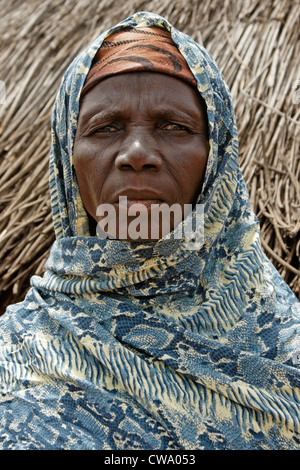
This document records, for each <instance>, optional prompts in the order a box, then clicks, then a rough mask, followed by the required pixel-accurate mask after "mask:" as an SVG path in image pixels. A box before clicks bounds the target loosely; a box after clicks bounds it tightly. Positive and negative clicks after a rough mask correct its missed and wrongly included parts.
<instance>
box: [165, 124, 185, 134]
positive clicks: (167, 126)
mask: <svg viewBox="0 0 300 470" xmlns="http://www.w3.org/2000/svg"><path fill="white" fill-rule="evenodd" d="M162 129H163V130H166V131H177V132H178V131H181V132H189V129H188V128H187V127H186V126H184V125H182V124H177V123H176V122H167V123H165V124H164V125H163V126H162Z"/></svg>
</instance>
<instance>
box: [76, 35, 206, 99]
mask: <svg viewBox="0 0 300 470" xmlns="http://www.w3.org/2000/svg"><path fill="white" fill-rule="evenodd" d="M124 72H160V73H164V74H167V75H171V76H173V77H175V78H179V79H181V80H184V81H185V82H187V83H189V84H190V85H193V86H197V82H196V79H195V77H194V75H193V74H192V72H191V71H190V69H189V67H188V65H187V63H186V61H185V59H184V57H183V56H182V55H181V54H180V52H179V50H178V49H177V46H176V44H175V43H174V42H173V41H172V39H171V35H170V33H169V32H168V31H166V30H164V29H159V28H155V27H152V28H128V27H127V28H126V29H123V30H120V31H117V32H116V33H114V34H112V35H111V36H109V37H108V38H107V39H106V40H105V41H104V42H103V43H102V45H101V47H100V48H99V50H98V51H97V53H96V55H95V58H94V60H93V63H92V66H91V69H90V71H89V73H88V75H87V78H86V81H85V84H84V87H83V89H82V92H81V96H83V95H84V94H86V93H87V92H88V91H89V90H90V89H91V88H92V87H93V86H94V85H95V84H97V83H98V82H99V81H100V80H103V79H104V78H107V77H109V76H111V75H115V74H119V73H124Z"/></svg>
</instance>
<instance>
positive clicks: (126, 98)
mask: <svg viewBox="0 0 300 470" xmlns="http://www.w3.org/2000/svg"><path fill="white" fill-rule="evenodd" d="M131 107H139V108H140V107H144V108H147V109H155V110H157V111H162V110H163V109H166V107H167V108H170V109H173V110H174V111H175V110H182V111H188V112H190V113H196V114H199V115H203V114H205V115H206V106H205V103H204V101H203V99H202V98H201V97H200V94H199V93H198V91H197V90H196V89H195V88H194V87H192V86H191V85H189V84H187V83H185V82H183V81H182V80H179V79H178V78H175V77H171V76H169V75H165V74H161V73H151V72H129V73H122V74H118V75H114V76H112V77H109V78H106V79H105V80H103V81H100V82H99V83H98V84H97V85H95V86H94V87H93V88H92V89H91V90H90V91H89V92H88V93H87V94H86V95H85V96H84V98H83V100H82V103H81V105H80V118H81V119H89V117H90V116H93V115H94V114H96V113H98V112H99V111H102V110H105V111H109V112H113V111H122V110H123V109H124V110H125V109H128V108H131Z"/></svg>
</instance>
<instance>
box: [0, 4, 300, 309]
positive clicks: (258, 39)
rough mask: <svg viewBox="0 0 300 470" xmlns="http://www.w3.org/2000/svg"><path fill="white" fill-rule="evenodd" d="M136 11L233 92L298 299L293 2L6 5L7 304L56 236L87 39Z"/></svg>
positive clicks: (2, 142)
mask: <svg viewBox="0 0 300 470" xmlns="http://www.w3.org/2000/svg"><path fill="white" fill-rule="evenodd" d="M139 10H147V11H152V12H154V13H158V14H161V15H162V16H164V17H166V18H167V19H169V20H170V21H171V23H173V24H174V25H175V26H176V27H177V28H178V29H180V30H182V31H184V32H186V33H187V34H189V35H190V36H192V37H193V38H194V39H195V40H196V41H198V42H202V43H203V44H204V46H205V47H206V48H207V49H208V50H209V52H211V54H212V55H213V56H214V58H215V59H216V61H217V63H218V65H219V67H220V68H221V70H222V71H223V74H224V76H225V78H226V81H227V83H228V85H229V87H230V89H231V92H232V97H233V102H234V105H235V110H236V116H237V122H238V127H239V135H240V163H241V167H242V169H243V172H244V175H245V178H246V182H247V185H248V188H249V193H250V200H251V204H252V206H253V208H254V211H255V212H256V214H257V215H258V217H259V219H260V221H261V227H262V231H261V233H262V243H263V248H264V250H265V252H266V254H267V255H268V256H269V258H270V259H271V261H272V262H273V263H274V264H275V266H276V267H277V269H278V270H279V271H280V273H281V275H282V276H283V278H284V279H285V280H286V282H287V283H288V284H289V285H290V287H291V288H292V290H294V292H295V293H296V294H297V295H298V296H299V297H300V266H299V265H300V263H299V260H300V237H299V233H300V216H299V211H300V184H299V181H300V157H299V154H300V152H299V148H300V144H299V142H300V96H299V89H300V61H299V56H300V15H299V3H298V1H297V2H294V1H292V0H279V1H276V0H273V1H271V0H264V1H263V2H260V1H257V0H248V1H247V2H245V1H242V0H232V1H230V2H229V0H227V1H225V2H224V1H221V0H200V1H199V0H197V1H196V0H189V1H188V2H185V1H184V0H172V1H171V2H170V1H169V0H152V1H141V0H128V1H127V2H120V1H117V0H102V1H101V0H76V1H75V0H67V1H64V0H46V1H45V0H43V1H42V0H14V1H10V2H6V1H4V0H2V1H1V18H0V38H1V43H0V57H1V67H0V80H2V81H3V82H4V83H5V86H6V100H5V103H4V104H0V206H1V215H0V253H1V257H0V259H1V265H0V292H1V297H0V304H1V305H2V308H3V305H4V304H5V303H13V302H17V301H19V300H20V299H22V298H23V297H24V294H25V292H26V290H27V289H28V286H29V279H30V277H31V275H33V274H35V273H37V274H41V273H42V272H43V268H44V262H45V260H46V259H47V256H48V250H49V248H50V246H51V244H52V242H53V240H54V234H53V229H52V221H51V214H50V204H49V192H48V173H47V172H48V154H49V144H50V114H51V108H52V105H53V102H54V99H55V95H56V92H57V89H58V87H59V84H60V81H61V78H62V75H63V73H64V71H65V69H66V67H67V66H68V65H69V63H70V62H71V60H72V59H73V57H75V56H76V55H77V54H78V52H79V51H80V50H81V49H83V48H84V47H85V46H86V45H87V44H88V43H89V42H90V41H91V40H93V39H94V38H95V37H96V36H98V35H99V33H101V32H102V31H104V30H106V29H107V28H109V27H110V26H112V25H113V24H115V23H117V22H118V21H120V20H122V19H124V18H126V17H127V16H129V15H130V14H132V13H133V12H135V11H139Z"/></svg>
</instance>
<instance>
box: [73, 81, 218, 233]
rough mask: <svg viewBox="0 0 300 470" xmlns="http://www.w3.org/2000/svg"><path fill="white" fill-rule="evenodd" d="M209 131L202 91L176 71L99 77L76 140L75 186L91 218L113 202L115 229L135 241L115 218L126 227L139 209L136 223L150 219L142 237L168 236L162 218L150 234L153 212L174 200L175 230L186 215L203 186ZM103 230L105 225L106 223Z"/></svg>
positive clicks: (100, 215) (98, 217)
mask: <svg viewBox="0 0 300 470" xmlns="http://www.w3.org/2000/svg"><path fill="white" fill-rule="evenodd" d="M207 134H208V131H207V117H206V110H205V106H204V105H203V103H202V100H201V98H200V96H199V94H198V93H197V91H196V90H194V89H193V88H192V87H191V86H189V85H187V84H185V83H184V82H182V81H180V80H178V79H177V78H173V77H171V76H168V75H163V74H159V73H148V72H144V73H139V72H133V73H123V74H120V75H115V76H113V77H110V78H107V79H105V80H103V81H101V82H100V83H99V84H98V85H97V86H95V87H94V88H92V90H90V91H89V92H88V93H87V95H86V96H85V97H84V99H83V101H82V103H81V107H80V113H79V120H78V127H77V133H76V139H75V144H74V166H75V171H76V175H77V180H78V184H79V190H80V194H81V198H82V201H83V204H84V206H85V208H86V210H87V212H88V213H89V215H90V216H91V220H93V221H97V222H98V223H100V224H101V221H102V222H104V219H105V217H106V216H107V214H108V212H109V210H110V208H112V212H113V211H114V212H115V214H116V221H117V229H116V232H115V234H114V236H115V237H116V238H120V239H125V240H131V241H133V240H134V241H136V240H137V238H136V236H131V235H130V233H128V231H127V233H126V235H124V231H122V230H123V229H124V227H123V228H122V230H121V229H120V227H119V225H118V223H119V222H118V220H121V218H120V217H123V219H122V221H123V222H122V223H125V225H126V226H127V227H129V224H130V223H131V222H132V221H133V220H137V216H139V215H140V216H143V217H144V219H139V222H141V221H142V220H144V221H145V222H148V223H149V226H148V229H147V230H146V231H144V232H143V233H144V235H143V236H142V235H141V239H144V240H153V239H155V238H156V239H157V238H161V236H163V235H165V233H164V232H163V228H162V227H161V225H162V221H161V220H160V222H159V233H158V235H157V236H153V235H151V233H150V225H151V216H152V215H153V214H154V211H155V210H157V208H161V209H163V208H166V207H168V208H170V207H171V206H173V205H174V204H176V206H173V207H177V208H181V210H182V211H181V213H180V214H181V215H180V217H179V218H180V220H178V217H177V219H176V217H173V215H172V213H171V212H170V211H169V214H170V215H169V217H170V227H169V228H170V230H172V229H173V228H174V227H175V226H176V225H177V224H178V223H179V222H180V221H181V220H182V218H183V215H184V214H186V213H185V212H184V210H185V205H191V204H192V205H195V203H196V199H197V196H198V195H199V193H200V190H201V186H202V183H203V179H204V174H205V168H206V162H207V157H208V153H209V145H208V137H207ZM120 197H121V199H120ZM104 204H105V206H104ZM136 204H137V205H136ZM102 209H107V211H108V212H107V211H106V212H105V213H104V212H103V210H102ZM136 209H138V211H137V212H134V211H135V210H136ZM97 210H98V215H97ZM112 212H111V213H112ZM161 212H162V213H163V216H162V217H166V214H168V212H163V210H162V211H161ZM133 214H135V215H133ZM124 216H126V218H125V219H124ZM153 218H154V217H153ZM107 220H108V219H107ZM107 220H106V221H107ZM124 220H125V222H124ZM95 226H96V222H95V223H94V228H93V229H91V230H92V231H95ZM104 230H105V231H108V232H109V230H110V229H109V224H108V225H107V226H106V228H105V229H104ZM170 230H168V231H170ZM91 234H92V235H94V233H91Z"/></svg>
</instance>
